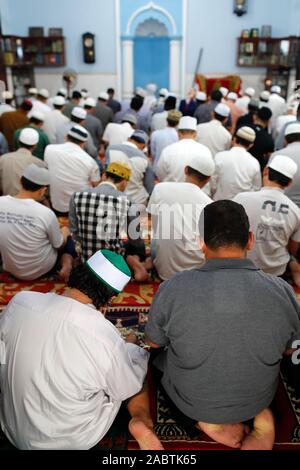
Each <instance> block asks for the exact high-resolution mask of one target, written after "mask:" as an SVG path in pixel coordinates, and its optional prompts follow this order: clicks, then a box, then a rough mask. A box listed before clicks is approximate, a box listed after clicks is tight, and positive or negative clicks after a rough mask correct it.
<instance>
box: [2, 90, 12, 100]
mask: <svg viewBox="0 0 300 470" xmlns="http://www.w3.org/2000/svg"><path fill="white" fill-rule="evenodd" d="M13 97H14V95H13V94H12V92H11V91H4V92H3V93H2V98H3V99H4V100H12V99H13Z"/></svg>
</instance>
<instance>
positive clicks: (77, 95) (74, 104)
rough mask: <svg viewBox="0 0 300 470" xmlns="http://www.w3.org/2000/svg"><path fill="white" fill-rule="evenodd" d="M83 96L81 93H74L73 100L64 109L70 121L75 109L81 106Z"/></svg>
mask: <svg viewBox="0 0 300 470" xmlns="http://www.w3.org/2000/svg"><path fill="white" fill-rule="evenodd" d="M81 99H82V95H81V93H80V91H73V93H72V99H71V101H70V102H69V103H67V104H66V105H65V107H64V110H63V113H64V115H65V116H67V118H68V119H71V114H72V111H73V109H74V108H76V107H78V106H80V103H81Z"/></svg>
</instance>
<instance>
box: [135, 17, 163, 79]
mask: <svg viewBox="0 0 300 470" xmlns="http://www.w3.org/2000/svg"><path fill="white" fill-rule="evenodd" d="M169 70H170V38H169V34H168V29H167V27H166V26H165V25H164V24H163V23H161V22H160V21H158V20H157V19H154V18H149V19H147V20H145V21H144V22H142V23H140V24H139V25H138V26H137V28H136V31H135V36H134V85H135V88H136V87H145V86H146V84H147V83H156V85H157V86H158V88H169V81H170V80H169V79H170V76H169Z"/></svg>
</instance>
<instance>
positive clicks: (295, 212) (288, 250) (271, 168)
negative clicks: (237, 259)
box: [234, 155, 300, 287]
mask: <svg viewBox="0 0 300 470" xmlns="http://www.w3.org/2000/svg"><path fill="white" fill-rule="evenodd" d="M297 170H298V166H297V164H296V163H295V162H294V161H293V160H292V159H291V158H289V157H286V156H283V155H276V156H275V157H274V158H273V160H272V161H271V163H269V165H268V168H265V170H264V187H263V189H261V191H257V192H252V193H249V192H247V193H241V194H238V195H237V196H236V197H235V198H234V201H235V202H237V203H238V204H241V205H242V206H243V207H244V208H245V210H246V212H247V214H248V217H249V219H250V227H251V231H252V232H253V233H254V234H255V245H254V247H253V249H252V250H251V252H250V253H249V258H250V259H251V260H252V261H253V262H254V263H255V264H256V266H258V267H260V268H261V269H262V270H263V271H264V272H266V273H269V274H274V276H283V275H284V274H285V273H286V270H287V267H288V266H289V267H290V269H291V272H292V276H293V281H294V282H295V284H296V286H297V287H300V264H299V263H298V262H297V259H296V257H297V255H298V252H299V243H300V209H299V207H297V206H296V204H294V203H293V202H292V201H291V200H290V199H289V198H288V197H287V196H286V195H285V194H284V191H285V190H286V189H287V188H289V187H290V186H291V185H292V184H293V179H294V177H295V175H296V174H297ZM291 257H292V259H291Z"/></svg>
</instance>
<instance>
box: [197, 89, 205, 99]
mask: <svg viewBox="0 0 300 470" xmlns="http://www.w3.org/2000/svg"><path fill="white" fill-rule="evenodd" d="M196 100H197V101H206V100H207V94H206V93H204V91H198V93H197V95H196Z"/></svg>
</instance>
